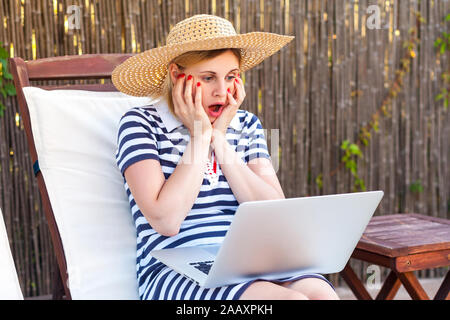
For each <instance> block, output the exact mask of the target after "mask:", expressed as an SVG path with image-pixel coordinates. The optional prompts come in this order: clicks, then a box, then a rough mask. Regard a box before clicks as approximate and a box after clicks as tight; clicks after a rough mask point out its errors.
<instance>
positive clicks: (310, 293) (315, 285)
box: [286, 278, 339, 300]
mask: <svg viewBox="0 0 450 320" xmlns="http://www.w3.org/2000/svg"><path fill="white" fill-rule="evenodd" d="M286 287H287V288H289V289H292V290H295V291H297V292H300V293H302V294H304V295H305V296H307V297H308V299H311V300H339V296H338V295H337V294H336V291H334V289H333V288H332V287H331V286H330V284H329V283H327V282H326V281H324V280H322V279H318V278H306V279H301V280H297V281H294V282H291V283H290V284H289V285H287V286H286Z"/></svg>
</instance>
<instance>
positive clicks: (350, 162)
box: [341, 140, 366, 191]
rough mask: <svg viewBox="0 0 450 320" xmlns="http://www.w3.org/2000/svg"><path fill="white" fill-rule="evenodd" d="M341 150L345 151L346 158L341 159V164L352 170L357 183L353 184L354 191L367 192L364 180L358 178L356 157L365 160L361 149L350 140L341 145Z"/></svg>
mask: <svg viewBox="0 0 450 320" xmlns="http://www.w3.org/2000/svg"><path fill="white" fill-rule="evenodd" d="M341 150H343V151H344V156H343V157H342V158H341V162H343V163H344V164H345V167H346V168H347V169H349V170H350V172H351V173H352V175H353V177H354V178H355V182H354V184H353V188H354V191H356V190H358V189H359V190H362V191H365V190H366V186H365V184H364V180H363V179H361V178H360V177H359V176H358V168H357V165H356V157H360V158H363V155H362V152H361V149H360V148H359V147H358V145H357V144H355V143H350V141H348V140H344V141H343V142H342V144H341Z"/></svg>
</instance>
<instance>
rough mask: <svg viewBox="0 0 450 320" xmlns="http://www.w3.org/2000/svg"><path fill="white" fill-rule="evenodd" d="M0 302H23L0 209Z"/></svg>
mask: <svg viewBox="0 0 450 320" xmlns="http://www.w3.org/2000/svg"><path fill="white" fill-rule="evenodd" d="M0 300H23V295H22V290H21V289H20V285H19V278H18V277H17V271H16V266H15V265H14V260H13V257H12V254H11V248H10V247H9V241H8V235H7V234H6V227H5V223H4V221H3V215H2V210H1V209H0Z"/></svg>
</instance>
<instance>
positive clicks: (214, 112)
mask: <svg viewBox="0 0 450 320" xmlns="http://www.w3.org/2000/svg"><path fill="white" fill-rule="evenodd" d="M223 108H224V106H223V105H222V104H213V105H210V106H209V107H208V113H209V115H210V116H212V117H218V116H220V114H221V113H222V110H223Z"/></svg>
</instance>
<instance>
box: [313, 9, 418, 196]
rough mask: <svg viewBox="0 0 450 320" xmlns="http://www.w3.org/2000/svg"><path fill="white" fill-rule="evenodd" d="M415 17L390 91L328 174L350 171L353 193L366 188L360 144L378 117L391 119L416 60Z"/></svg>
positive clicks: (319, 183)
mask: <svg viewBox="0 0 450 320" xmlns="http://www.w3.org/2000/svg"><path fill="white" fill-rule="evenodd" d="M415 15H416V27H415V28H411V29H410V30H409V36H410V38H409V39H408V40H406V41H404V43H403V48H405V49H406V50H405V55H404V57H403V58H402V59H401V60H400V68H399V69H398V70H396V71H395V78H394V81H393V83H392V85H391V86H390V89H389V91H388V93H387V95H386V97H385V99H384V100H383V102H382V103H381V107H380V108H379V109H378V110H377V111H376V112H375V113H374V114H373V115H372V116H371V120H370V121H369V123H368V124H367V125H365V126H364V127H362V128H361V129H360V130H359V133H358V139H359V140H358V141H357V142H356V143H350V141H349V140H344V141H343V142H342V143H341V150H343V151H344V156H343V157H342V158H341V164H340V166H339V167H338V168H336V169H335V170H333V171H332V172H331V173H330V176H333V175H334V174H336V172H337V171H338V170H339V169H340V168H342V166H345V168H346V169H348V170H350V172H351V174H352V175H353V177H354V178H355V181H354V185H353V187H354V191H356V190H358V189H359V190H361V191H365V190H366V186H365V183H364V180H363V179H361V178H360V177H359V176H358V168H357V161H356V160H357V158H358V157H360V158H363V155H362V152H361V149H360V147H359V145H360V144H362V145H364V146H368V145H369V141H370V139H371V137H372V134H371V131H372V130H374V131H375V132H378V131H379V119H380V116H381V115H383V116H384V117H391V113H390V107H391V104H392V101H393V100H394V99H395V98H396V97H397V95H398V94H399V93H400V92H401V90H402V87H403V78H404V76H405V75H406V74H407V73H409V72H410V69H411V68H410V66H411V60H412V59H415V58H416V52H417V46H418V44H419V42H420V40H419V38H418V36H417V30H418V29H419V27H420V24H421V23H424V22H425V19H424V18H423V17H422V16H421V14H420V13H419V12H415ZM361 94H362V92H361V91H360V90H358V92H354V93H353V92H352V97H355V96H359V95H361ZM316 184H317V186H318V187H319V188H322V173H320V174H319V175H318V176H317V178H316Z"/></svg>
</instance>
